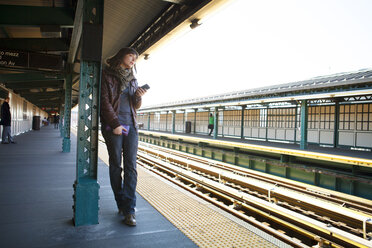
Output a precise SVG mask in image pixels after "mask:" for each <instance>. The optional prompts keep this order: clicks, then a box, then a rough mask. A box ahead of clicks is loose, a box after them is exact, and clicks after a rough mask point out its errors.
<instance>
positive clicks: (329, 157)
mask: <svg viewBox="0 0 372 248" xmlns="http://www.w3.org/2000/svg"><path fill="white" fill-rule="evenodd" d="M140 133H143V134H147V135H149V134H151V135H153V136H156V137H160V136H167V137H170V138H173V139H182V140H185V141H194V142H205V143H211V144H215V145H222V146H229V147H238V148H243V149H249V150H256V151H261V152H262V151H263V152H271V153H276V154H285V155H291V156H297V157H305V158H311V159H317V160H324V161H332V162H338V163H347V164H351V165H359V166H365V167H370V168H372V160H371V159H362V158H356V157H349V156H340V155H333V154H324V153H319V152H307V151H298V150H293V149H285V148H276V147H269V146H260V145H251V144H245V143H241V142H232V141H221V140H211V139H204V138H198V137H189V136H183V135H175V134H168V133H156V132H150V131H143V130H140Z"/></svg>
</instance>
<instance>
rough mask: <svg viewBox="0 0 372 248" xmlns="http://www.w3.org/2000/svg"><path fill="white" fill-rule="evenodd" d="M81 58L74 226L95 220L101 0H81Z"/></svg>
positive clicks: (90, 223)
mask: <svg viewBox="0 0 372 248" xmlns="http://www.w3.org/2000/svg"><path fill="white" fill-rule="evenodd" d="M82 23H83V24H82V25H83V26H82V28H83V30H82V39H81V42H80V44H81V51H82V55H81V60H80V82H79V85H80V90H79V93H80V96H79V114H78V134H77V161H76V163H77V165H76V167H77V168H76V181H75V184H74V192H75V194H74V207H73V209H74V224H75V226H81V225H92V224H98V209H99V207H98V200H99V196H98V190H99V184H98V182H97V165H98V119H99V97H100V87H101V54H102V34H103V0H84V4H83V16H82Z"/></svg>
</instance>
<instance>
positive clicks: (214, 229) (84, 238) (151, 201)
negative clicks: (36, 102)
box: [0, 126, 281, 248]
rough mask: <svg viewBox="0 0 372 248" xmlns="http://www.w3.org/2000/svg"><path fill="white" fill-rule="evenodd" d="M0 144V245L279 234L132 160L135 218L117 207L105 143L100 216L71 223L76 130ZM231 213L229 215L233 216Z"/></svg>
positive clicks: (188, 242) (194, 242)
mask: <svg viewBox="0 0 372 248" xmlns="http://www.w3.org/2000/svg"><path fill="white" fill-rule="evenodd" d="M15 141H16V142H17V144H6V145H1V146H0V197H1V203H0V214H1V216H2V217H1V219H0V247H110V248H113V247H277V246H281V243H280V241H279V240H276V239H274V238H272V237H263V236H264V235H265V234H264V233H260V230H254V229H252V227H247V226H246V225H245V223H239V220H237V219H236V218H235V217H233V216H226V215H224V214H223V213H221V212H220V211H219V210H218V209H213V207H212V206H210V204H208V203H205V202H202V200H197V199H195V198H194V197H193V196H192V195H187V194H185V192H182V191H180V190H179V189H177V188H175V187H174V186H171V185H170V184H169V183H166V182H165V181H164V180H163V181H162V180H161V179H159V178H157V177H155V176H153V175H152V174H150V173H148V172H146V170H144V169H142V168H138V174H139V179H138V182H139V183H138V187H137V210H136V216H137V226H136V227H129V226H126V225H125V224H124V222H123V219H122V217H120V216H119V215H118V214H117V209H116V205H115V202H114V197H113V194H112V191H111V187H110V182H109V175H108V167H107V165H106V164H105V162H104V161H106V160H107V152H106V149H105V146H104V144H100V147H99V151H100V152H99V153H100V157H101V158H102V160H99V163H98V182H99V184H100V190H99V196H100V200H99V224H97V225H91V226H79V227H75V226H74V225H73V222H72V217H73V210H72V205H73V198H72V195H73V193H74V192H73V186H72V185H73V183H74V180H75V171H76V136H74V135H72V137H71V152H70V153H62V152H61V150H62V147H61V146H62V139H61V138H60V132H59V130H57V129H54V128H53V127H52V126H47V127H42V128H41V129H40V130H39V131H30V132H27V133H24V134H21V135H19V136H16V137H15ZM234 218H235V219H234Z"/></svg>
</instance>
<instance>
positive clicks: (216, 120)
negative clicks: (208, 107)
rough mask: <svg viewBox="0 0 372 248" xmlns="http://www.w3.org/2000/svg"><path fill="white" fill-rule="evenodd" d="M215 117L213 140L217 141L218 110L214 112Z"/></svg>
mask: <svg viewBox="0 0 372 248" xmlns="http://www.w3.org/2000/svg"><path fill="white" fill-rule="evenodd" d="M213 117H214V127H213V139H217V137H218V108H215V110H214V112H213Z"/></svg>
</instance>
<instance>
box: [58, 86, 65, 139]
mask: <svg viewBox="0 0 372 248" xmlns="http://www.w3.org/2000/svg"><path fill="white" fill-rule="evenodd" d="M65 95H66V92H65ZM64 113H65V109H64V106H62V105H61V107H60V108H59V123H58V126H59V132H60V135H61V138H63V137H64V134H63V133H64V132H63V118H62V117H63V116H64Z"/></svg>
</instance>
